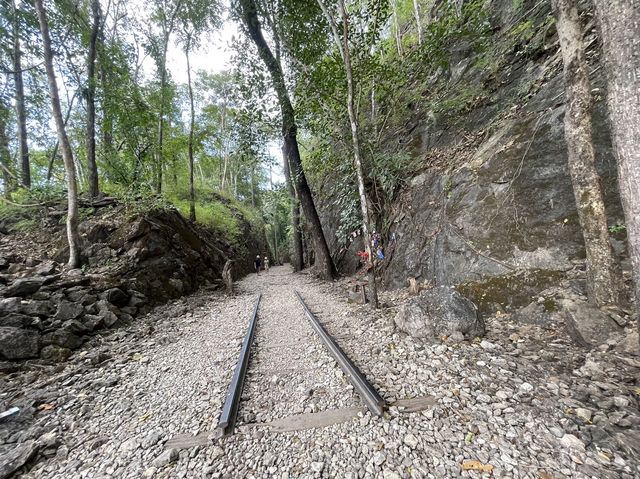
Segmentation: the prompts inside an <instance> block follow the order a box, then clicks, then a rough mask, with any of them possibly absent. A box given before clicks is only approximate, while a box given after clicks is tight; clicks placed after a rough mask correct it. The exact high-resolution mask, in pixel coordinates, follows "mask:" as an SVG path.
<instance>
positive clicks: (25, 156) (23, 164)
mask: <svg viewBox="0 0 640 479" xmlns="http://www.w3.org/2000/svg"><path fill="white" fill-rule="evenodd" d="M12 7H13V81H14V83H15V88H16V120H17V123H18V125H17V126H18V151H19V158H20V182H21V183H22V186H24V187H26V188H31V167H30V162H29V145H28V143H27V109H26V105H25V99H24V83H23V81H22V50H21V47H20V19H19V16H18V9H17V7H16V0H13V1H12Z"/></svg>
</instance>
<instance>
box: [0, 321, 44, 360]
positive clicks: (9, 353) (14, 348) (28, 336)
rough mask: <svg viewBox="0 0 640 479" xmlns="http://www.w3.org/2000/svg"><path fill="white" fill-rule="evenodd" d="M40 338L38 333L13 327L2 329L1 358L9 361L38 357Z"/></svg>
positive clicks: (0, 330) (0, 338)
mask: <svg viewBox="0 0 640 479" xmlns="http://www.w3.org/2000/svg"><path fill="white" fill-rule="evenodd" d="M39 349H40V336H39V334H38V333H37V332H35V331H32V330H28V329H22V328H12V327H0V356H4V357H5V358H7V359H28V358H35V357H37V356H38V351H39Z"/></svg>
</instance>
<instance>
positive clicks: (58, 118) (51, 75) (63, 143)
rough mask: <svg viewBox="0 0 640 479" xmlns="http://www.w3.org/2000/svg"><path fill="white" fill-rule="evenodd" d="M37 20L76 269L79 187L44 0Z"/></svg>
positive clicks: (71, 261)
mask: <svg viewBox="0 0 640 479" xmlns="http://www.w3.org/2000/svg"><path fill="white" fill-rule="evenodd" d="M35 6H36V12H37V14H38V22H39V23H40V33H41V34H42V44H43V49H44V64H45V68H46V70H47V80H48V83H49V96H50V97H51V109H52V111H53V118H54V120H55V123H56V129H57V130H58V141H59V143H60V147H61V149H62V159H63V160H64V169H65V173H66V177H67V199H68V212H67V240H68V242H69V263H68V264H69V267H70V268H77V267H78V266H79V265H80V236H79V235H78V189H77V184H76V168H75V165H74V163H73V154H72V152H71V145H70V144H69V138H68V137H67V132H66V131H65V127H64V121H63V119H62V109H61V108H60V97H59V96H58V85H57V82H56V74H55V72H54V70H53V53H52V52H51V37H50V36H49V24H48V23H47V14H46V12H45V10H44V6H43V5H42V0H35Z"/></svg>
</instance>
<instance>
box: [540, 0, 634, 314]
mask: <svg viewBox="0 0 640 479" xmlns="http://www.w3.org/2000/svg"><path fill="white" fill-rule="evenodd" d="M553 4H554V7H555V11H556V16H557V29H558V37H559V39H560V48H561V50H562V57H563V63H564V78H565V84H566V85H565V88H566V96H567V101H566V103H567V106H566V108H567V110H566V113H565V117H564V118H565V137H566V141H567V149H568V157H569V158H568V163H569V172H570V174H571V182H572V184H573V192H574V196H575V199H576V207H577V209H578V220H579V221H580V226H581V228H582V234H583V236H584V243H585V249H586V253H587V288H588V293H589V299H590V300H591V301H592V302H594V303H596V304H597V305H604V304H615V303H618V302H619V301H620V299H621V296H622V277H621V275H620V271H619V267H618V266H617V264H616V260H615V257H614V254H613V249H612V248H611V243H610V241H609V230H608V228H607V217H606V214H605V208H604V201H603V196H602V188H601V186H600V178H599V176H598V172H597V171H596V165H595V153H594V149H593V142H592V136H591V128H592V126H591V110H592V104H591V89H590V86H589V77H588V68H587V63H586V59H585V54H584V46H583V41H582V29H581V27H580V19H579V17H578V10H577V8H576V3H575V0H554V1H553Z"/></svg>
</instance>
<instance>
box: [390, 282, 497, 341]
mask: <svg viewBox="0 0 640 479" xmlns="http://www.w3.org/2000/svg"><path fill="white" fill-rule="evenodd" d="M395 323H396V326H397V327H398V329H400V330H401V331H404V332H405V333H407V334H409V335H411V336H413V337H416V338H425V339H438V338H441V337H442V336H449V335H451V334H453V333H455V332H460V333H462V334H464V335H465V336H469V337H475V336H482V335H483V334H484V331H485V328H484V321H483V320H482V318H481V317H480V315H479V314H478V309H477V308H476V306H475V305H474V304H473V303H472V302H471V301H469V300H468V299H467V298H465V297H464V296H462V295H461V294H460V293H458V292H457V291H455V290H453V289H451V288H450V287H447V286H438V287H435V288H432V289H429V290H426V291H422V292H421V293H420V295H419V296H416V297H414V298H411V299H409V300H407V301H406V302H404V303H403V304H402V305H401V306H400V310H399V311H398V314H397V315H396V317H395Z"/></svg>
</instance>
